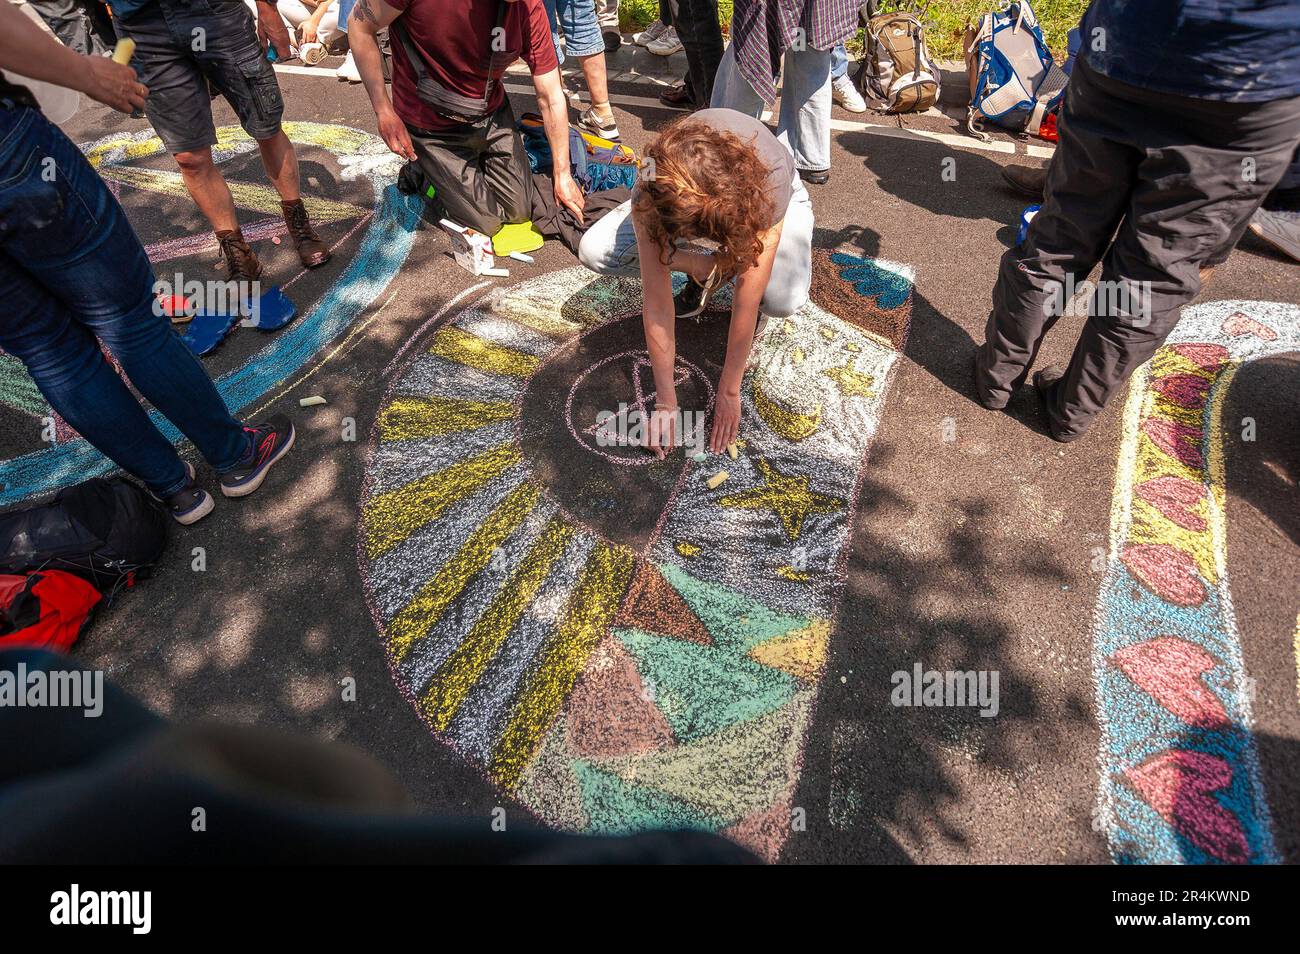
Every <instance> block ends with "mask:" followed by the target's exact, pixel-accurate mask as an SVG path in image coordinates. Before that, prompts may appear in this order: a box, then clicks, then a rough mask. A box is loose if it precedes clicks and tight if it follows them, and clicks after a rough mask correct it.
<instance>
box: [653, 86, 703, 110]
mask: <svg viewBox="0 0 1300 954" xmlns="http://www.w3.org/2000/svg"><path fill="white" fill-rule="evenodd" d="M659 102H661V103H663V104H664V105H665V106H670V107H672V108H673V109H694V108H695V97H693V96H691V91H690V90H689V89H687V88H686V84H685V83H678V84H677V85H676V86H670V87H668V88H667V89H666V90H664V91H663V92H662V93H660V94H659Z"/></svg>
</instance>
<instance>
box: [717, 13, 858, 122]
mask: <svg viewBox="0 0 1300 954" xmlns="http://www.w3.org/2000/svg"><path fill="white" fill-rule="evenodd" d="M861 5H862V0H736V2H735V12H734V13H733V14H732V18H731V42H732V45H733V46H734V47H735V49H736V65H737V66H738V67H739V69H740V74H741V75H742V76H744V77H745V79H747V80H749V84H750V85H751V86H753V87H754V91H755V92H756V93H758V95H759V96H761V97H762V98H763V102H765V103H771V102H774V101H775V100H776V78H777V76H779V75H780V73H781V58H782V57H783V56H784V55H785V51H786V50H788V49H790V48H791V47H793V46H795V41H796V38H797V36H798V33H797V32H796V31H798V30H799V29H800V28H802V29H803V33H804V42H805V43H806V44H807V48H808V49H810V50H830V49H833V48H834V47H835V46H836V45H837V44H839V43H842V42H844V40H846V39H848V37H849V35H850V34H852V33H853V32H854V31H855V30H856V29H857V28H858V8H859V7H860V6H861Z"/></svg>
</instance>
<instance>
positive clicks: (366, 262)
mask: <svg viewBox="0 0 1300 954" xmlns="http://www.w3.org/2000/svg"><path fill="white" fill-rule="evenodd" d="M283 128H284V131H285V133H286V135H288V136H289V138H290V140H291V141H292V142H293V143H294V144H295V145H297V146H311V147H315V148H320V149H324V150H325V151H327V152H330V153H332V154H333V155H334V157H335V159H336V160H337V161H338V163H339V167H340V179H342V180H352V179H363V180H365V181H367V182H368V183H369V184H370V187H371V194H372V197H373V206H372V208H371V209H370V211H369V212H364V211H363V213H362V214H363V215H365V216H368V219H369V221H368V222H367V223H366V226H365V230H364V232H363V234H362V235H361V237H360V238H359V239H358V240H357V250H356V253H355V254H354V255H353V256H352V258H351V260H350V261H349V262H348V264H347V265H346V266H344V268H343V269H342V271H340V273H339V276H338V277H337V278H336V279H335V281H334V283H333V285H332V286H330V287H329V288H328V289H327V290H326V291H325V292H324V293H323V294H322V295H321V297H320V298H319V299H317V301H316V302H315V303H314V304H313V305H312V306H311V308H308V309H302V310H301V314H300V317H298V318H297V319H296V320H295V321H293V322H292V323H291V324H289V325H288V326H286V327H285V328H284V329H282V330H280V331H279V332H276V334H275V335H274V336H273V337H271V338H270V340H269V341H268V342H267V344H266V345H265V346H263V347H262V348H259V349H258V350H257V351H255V352H254V353H253V354H251V355H249V357H248V358H247V359H245V360H244V361H243V362H242V363H241V364H240V365H239V366H238V367H236V368H233V369H231V370H229V371H227V372H224V373H223V374H221V375H220V376H219V377H218V378H216V379H215V380H214V383H215V384H216V386H217V390H218V392H219V393H220V394H221V396H222V398H223V400H225V402H226V405H227V406H228V407H229V408H230V410H231V412H232V413H234V414H237V415H238V414H241V413H243V412H247V411H249V410H250V409H254V406H255V405H257V407H256V408H255V409H254V413H255V411H256V410H261V408H263V407H265V406H266V404H268V403H270V401H273V400H275V399H276V397H278V396H279V395H276V396H275V397H271V398H269V399H268V395H271V394H272V393H273V392H275V391H276V389H277V388H280V387H281V386H282V385H284V383H285V381H287V380H288V379H289V378H291V377H293V376H294V375H295V374H297V373H298V372H300V371H302V370H303V368H305V367H307V366H308V365H309V364H311V363H312V362H313V361H314V360H315V358H316V356H317V355H318V354H319V353H320V352H321V351H322V350H323V349H325V348H327V347H328V346H330V345H331V344H333V343H334V342H335V341H336V340H337V339H338V338H339V337H340V336H342V335H343V334H344V332H346V331H347V330H348V329H349V328H350V327H351V326H352V325H353V324H354V323H355V321H356V320H357V318H358V317H360V315H361V314H362V312H364V311H365V310H366V309H367V308H369V307H370V306H371V305H372V304H373V303H374V301H375V300H376V299H377V298H378V297H379V295H380V293H381V292H382V291H383V290H384V289H385V288H386V287H387V286H388V284H389V283H390V282H391V281H392V279H393V278H394V277H395V276H396V275H397V274H398V272H399V271H400V270H401V267H402V265H403V264H404V263H405V261H406V258H407V256H408V254H409V253H410V250H411V246H412V244H413V242H414V237H415V230H416V226H417V223H418V219H419V203H418V199H417V198H413V197H406V196H403V195H401V193H399V192H398V191H397V188H396V186H395V185H394V184H393V181H394V179H395V177H396V173H397V169H398V167H399V165H400V161H399V160H398V158H397V157H396V156H393V155H392V153H390V152H389V151H388V147H387V146H386V145H385V144H384V141H383V140H382V139H381V138H380V137H379V136H377V135H375V134H373V133H369V132H366V131H365V130H361V129H356V128H354V127H351V126H344V125H340V124H336V123H315V122H286V123H284V124H283ZM78 148H79V149H80V150H81V151H82V153H83V154H85V156H86V158H87V161H89V162H90V163H91V165H92V167H94V168H96V169H97V170H100V171H101V172H103V170H104V167H108V168H115V167H120V168H122V169H125V170H129V169H131V168H136V167H133V166H130V165H129V163H132V162H135V161H137V160H141V159H148V158H150V157H152V156H156V155H160V154H161V153H162V152H163V151H164V148H165V147H164V146H163V143H162V140H161V139H159V138H158V136H157V134H156V133H155V132H154V131H153V129H152V128H146V129H143V130H140V131H138V132H135V133H111V134H109V135H107V136H103V137H101V138H100V139H97V140H94V141H92V142H88V143H80V144H78ZM256 148H257V147H256V143H255V141H254V140H253V139H252V138H251V137H249V136H248V134H247V133H245V132H244V131H243V130H242V129H241V128H240V127H239V126H222V127H220V128H219V129H217V145H216V146H214V147H213V159H214V160H215V161H216V162H217V163H218V164H221V163H224V162H227V161H229V160H231V159H233V158H235V157H237V156H241V155H245V154H247V153H249V152H251V151H253V150H255V149H256ZM147 171H151V172H154V171H156V170H147ZM304 198H305V199H306V200H307V202H308V204H309V205H310V204H311V203H312V202H313V200H315V199H316V197H313V196H308V195H305V196H304ZM322 201H326V202H333V201H334V200H322ZM259 402H262V403H260V404H259ZM149 417H150V420H151V421H153V423H154V425H155V426H157V427H158V429H159V430H160V431H161V432H162V433H163V435H164V436H165V437H166V438H167V439H168V440H169V441H171V442H172V443H173V444H174V445H177V446H179V445H180V444H182V443H183V442H184V438H183V437H182V435H181V434H180V432H179V431H178V430H177V429H176V428H175V427H174V426H173V425H172V424H171V422H170V421H168V420H167V419H166V418H164V417H163V416H162V415H161V414H159V413H158V412H157V411H156V410H153V409H151V410H150V411H149ZM116 470H117V466H116V465H115V464H114V463H113V462H112V461H110V460H109V459H108V458H107V457H104V456H103V455H102V454H100V453H99V451H97V450H96V449H95V448H93V447H91V446H90V444H89V443H88V442H87V441H86V440H85V439H84V438H81V437H78V438H76V439H75V440H71V441H64V442H62V443H58V444H54V445H53V446H49V447H42V448H40V449H38V450H33V451H28V452H27V453H25V454H20V455H18V456H17V457H11V458H9V459H8V460H5V461H0V506H4V505H8V504H13V503H18V502H20V501H23V500H26V499H28V498H30V497H34V496H37V495H39V494H44V493H48V492H51V491H54V490H56V489H58V488H59V487H63V486H66V485H68V484H72V483H75V482H77V481H80V480H85V479H87V478H89V477H94V476H101V475H104V474H108V473H112V472H114V471H116Z"/></svg>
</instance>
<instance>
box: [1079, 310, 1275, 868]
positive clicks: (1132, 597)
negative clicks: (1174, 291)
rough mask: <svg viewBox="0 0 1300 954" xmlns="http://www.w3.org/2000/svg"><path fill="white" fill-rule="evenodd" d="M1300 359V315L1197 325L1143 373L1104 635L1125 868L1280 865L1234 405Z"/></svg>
mask: <svg viewBox="0 0 1300 954" xmlns="http://www.w3.org/2000/svg"><path fill="white" fill-rule="evenodd" d="M1297 349H1300V307H1297V306H1295V305H1290V304H1280V303H1270V302H1251V301H1221V302H1212V303H1210V304H1204V305H1198V306H1195V307H1192V308H1188V309H1186V310H1185V311H1184V312H1183V316H1182V319H1181V321H1180V322H1179V323H1178V326H1177V327H1176V328H1175V329H1174V333H1173V334H1172V335H1171V336H1170V338H1169V340H1168V341H1167V342H1166V343H1165V345H1164V347H1162V348H1161V349H1160V350H1159V351H1158V352H1156V354H1155V356H1154V357H1153V358H1152V359H1151V361H1150V362H1149V363H1148V364H1147V365H1145V366H1144V367H1142V368H1141V369H1139V371H1138V372H1137V373H1136V374H1135V375H1134V377H1133V381H1132V384H1131V386H1130V388H1129V396H1128V400H1127V402H1126V404H1125V408H1124V430H1123V441H1122V444H1121V450H1120V458H1119V465H1118V468H1117V473H1116V478H1115V493H1114V498H1113V503H1112V511H1111V530H1110V548H1109V560H1108V565H1107V570H1106V576H1105V579H1104V581H1103V583H1102V587H1101V591H1100V594H1099V596H1098V600H1097V608H1096V613H1095V619H1094V626H1093V671H1094V677H1095V680H1096V693H1097V709H1098V713H1099V715H1100V719H1101V727H1102V734H1101V746H1100V751H1099V755H1098V766H1099V770H1100V776H1101V778H1100V786H1099V792H1098V813H1097V814H1098V818H1099V819H1100V821H1101V823H1102V827H1104V830H1105V832H1106V835H1107V838H1108V841H1109V845H1110V850H1111V854H1112V856H1113V857H1114V858H1115V860H1116V861H1119V862H1121V863H1172V862H1189V863H1194V864H1211V863H1232V864H1245V863H1271V862H1277V861H1278V860H1279V859H1278V853H1277V850H1276V848H1275V846H1274V842H1273V833H1272V823H1271V820H1270V814H1269V808H1268V800H1267V798H1266V795H1265V792H1264V788H1263V784H1262V781H1261V776H1260V768H1259V754H1258V750H1257V748H1256V744H1255V738H1254V735H1253V733H1252V729H1251V726H1252V716H1251V698H1250V690H1249V681H1248V678H1247V675H1246V669H1245V664H1244V661H1243V659H1242V652H1241V643H1240V640H1239V637H1238V632H1237V622H1236V617H1235V615H1234V613H1233V607H1232V595H1231V592H1230V590H1229V586H1228V557H1227V529H1226V526H1225V489H1224V488H1225V484H1224V439H1223V434H1224V422H1223V421H1222V420H1221V417H1222V412H1223V402H1224V397H1225V395H1226V393H1227V391H1228V388H1229V386H1230V385H1231V382H1232V379H1233V376H1234V375H1235V374H1236V371H1237V369H1238V368H1240V367H1241V365H1242V364H1243V363H1245V362H1247V361H1251V360H1253V359H1255V358H1260V357H1264V356H1266V355H1271V354H1280V353H1282V352H1286V351H1294V350H1297Z"/></svg>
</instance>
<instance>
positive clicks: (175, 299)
mask: <svg viewBox="0 0 1300 954" xmlns="http://www.w3.org/2000/svg"><path fill="white" fill-rule="evenodd" d="M158 304H159V305H160V306H161V307H162V313H163V315H164V316H165V317H167V318H175V317H176V316H177V315H193V313H194V307H193V306H192V305H191V304H190V300H189V299H188V298H186V297H185V296H184V295H159V296H158Z"/></svg>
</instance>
